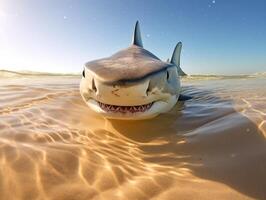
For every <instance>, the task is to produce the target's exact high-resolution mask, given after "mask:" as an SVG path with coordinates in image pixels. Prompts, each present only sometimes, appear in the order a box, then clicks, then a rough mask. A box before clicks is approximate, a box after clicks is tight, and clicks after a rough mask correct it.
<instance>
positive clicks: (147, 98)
mask: <svg viewBox="0 0 266 200" xmlns="http://www.w3.org/2000/svg"><path fill="white" fill-rule="evenodd" d="M181 48H182V43H181V42H179V43H178V44H177V45H176V47H175V49H174V52H173V55H172V58H171V60H170V62H163V61H161V60H160V59H159V58H158V57H156V56H155V55H153V54H152V53H151V52H149V51H147V50H146V49H144V48H143V43H142V40H141V34H140V27H139V23H138V22H137V23H136V26H135V29H134V34H133V40H132V45H131V46H130V47H128V48H126V49H123V50H121V51H119V52H117V53H116V54H114V55H112V56H111V57H108V58H103V59H99V60H95V61H90V62H87V63H85V66H84V71H83V77H82V80H81V83H80V93H81V96H82V97H83V100H84V101H85V102H86V103H87V105H88V106H89V107H90V108H91V109H92V110H93V111H95V112H97V113H100V114H101V115H103V116H104V117H106V118H112V119H124V120H140V119H149V118H153V117H155V116H157V115H159V114H160V113H164V112H167V111H169V110H170V109H172V108H173V107H174V105H175V104H176V102H177V101H178V99H180V100H187V99H188V98H189V97H186V96H182V95H180V91H181V86H180V76H184V75H185V73H184V72H183V71H182V69H181V68H180V53H181Z"/></svg>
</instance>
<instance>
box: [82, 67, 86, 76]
mask: <svg viewBox="0 0 266 200" xmlns="http://www.w3.org/2000/svg"><path fill="white" fill-rule="evenodd" d="M82 76H83V77H84V78H85V69H84V70H83V72H82Z"/></svg>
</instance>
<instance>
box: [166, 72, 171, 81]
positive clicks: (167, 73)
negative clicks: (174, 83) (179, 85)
mask: <svg viewBox="0 0 266 200" xmlns="http://www.w3.org/2000/svg"><path fill="white" fill-rule="evenodd" d="M169 77H170V75H169V72H168V71H166V78H167V80H169Z"/></svg>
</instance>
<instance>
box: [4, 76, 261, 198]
mask: <svg viewBox="0 0 266 200" xmlns="http://www.w3.org/2000/svg"><path fill="white" fill-rule="evenodd" d="M182 82H183V85H184V87H183V93H184V94H187V95H192V96H193V97H194V98H193V99H192V100H189V101H187V102H186V103H178V104H177V105H176V107H175V108H174V109H173V110H172V111H171V112H169V113H166V114H163V115H161V116H159V117H157V118H155V119H153V120H146V121H138V122H125V121H116V120H112V121H108V120H105V119H103V118H101V117H100V116H97V115H95V114H94V113H92V112H91V111H90V110H89V109H88V107H87V106H86V105H85V104H84V102H83V101H82V99H81V97H80V95H79V90H78V87H79V85H78V84H79V77H59V76H58V77H57V76H54V77H49V76H35V77H34V76H33V77H23V76H21V77H17V78H0V197H1V199H5V200H9V199H12V200H13V199H25V200H29V199H53V200H59V199H108V200H109V199H123V200H124V199H160V200H161V199H188V200H191V199H266V122H265V120H266V118H265V115H266V114H265V113H266V103H265V102H266V89H265V87H266V79H265V78H263V77H260V78H254V77H253V78H243V77H239V78H232V79H226V78H221V79H213V80H206V77H201V78H186V79H183V80H182Z"/></svg>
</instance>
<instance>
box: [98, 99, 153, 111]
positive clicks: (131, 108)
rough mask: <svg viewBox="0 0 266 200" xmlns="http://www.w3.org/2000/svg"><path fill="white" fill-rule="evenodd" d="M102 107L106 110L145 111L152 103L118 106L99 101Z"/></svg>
mask: <svg viewBox="0 0 266 200" xmlns="http://www.w3.org/2000/svg"><path fill="white" fill-rule="evenodd" d="M98 104H99V106H100V107H101V109H103V110H104V111H106V112H115V113H116V112H117V113H137V112H145V111H147V110H149V109H150V108H151V106H152V105H153V102H152V103H148V104H145V105H136V106H116V105H110V104H105V103H101V102H98Z"/></svg>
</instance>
